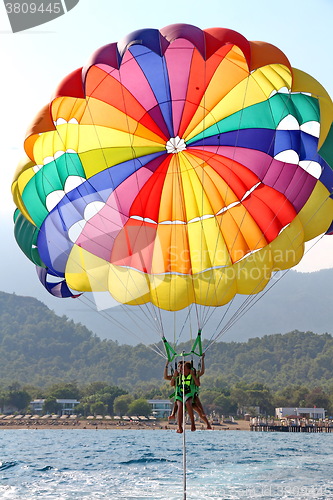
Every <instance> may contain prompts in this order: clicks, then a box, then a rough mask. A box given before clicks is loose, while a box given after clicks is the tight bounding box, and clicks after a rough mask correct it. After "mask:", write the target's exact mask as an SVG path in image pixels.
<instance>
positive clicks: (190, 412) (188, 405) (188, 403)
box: [186, 398, 196, 431]
mask: <svg viewBox="0 0 333 500" xmlns="http://www.w3.org/2000/svg"><path fill="white" fill-rule="evenodd" d="M186 409H187V413H188V415H189V417H190V419H191V431H195V430H196V427H195V421H194V413H193V406H192V398H188V400H187V401H186Z"/></svg>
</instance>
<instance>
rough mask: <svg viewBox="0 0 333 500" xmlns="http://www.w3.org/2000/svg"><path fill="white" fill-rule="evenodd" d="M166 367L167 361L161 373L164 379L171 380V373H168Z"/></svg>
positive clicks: (167, 366) (167, 365)
mask: <svg viewBox="0 0 333 500" xmlns="http://www.w3.org/2000/svg"><path fill="white" fill-rule="evenodd" d="M168 368H169V361H167V362H166V364H165V367H164V373H163V378H164V380H171V379H172V375H169V374H168Z"/></svg>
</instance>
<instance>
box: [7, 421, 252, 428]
mask: <svg viewBox="0 0 333 500" xmlns="http://www.w3.org/2000/svg"><path fill="white" fill-rule="evenodd" d="M196 426H197V429H198V430H203V429H205V425H204V424H202V423H201V422H197V424H196ZM176 428H177V427H176V425H175V424H170V423H169V422H168V421H166V420H165V421H164V420H163V421H156V422H119V421H114V420H111V421H109V420H85V419H82V420H81V419H80V420H75V421H70V420H63V421H61V420H55V421H43V420H34V421H31V420H30V421H26V422H24V421H21V420H19V421H15V420H8V421H4V420H2V421H0V430H1V429H3V430H6V429H11V430H13V429H94V430H96V429H120V430H125V429H136V430H139V429H151V430H158V429H171V430H176ZM212 428H213V430H215V431H228V430H233V431H234V430H240V431H249V430H250V422H247V421H245V420H237V421H235V422H234V423H231V422H228V423H222V424H220V425H212ZM186 430H190V426H186Z"/></svg>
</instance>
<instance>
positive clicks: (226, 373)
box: [0, 292, 333, 390]
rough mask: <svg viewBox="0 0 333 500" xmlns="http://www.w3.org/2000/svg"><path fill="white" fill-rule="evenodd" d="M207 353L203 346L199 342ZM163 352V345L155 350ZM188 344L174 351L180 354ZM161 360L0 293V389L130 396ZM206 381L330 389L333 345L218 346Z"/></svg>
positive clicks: (285, 338) (159, 368) (307, 339)
mask: <svg viewBox="0 0 333 500" xmlns="http://www.w3.org/2000/svg"><path fill="white" fill-rule="evenodd" d="M204 344H205V345H207V340H206V341H205V342H204ZM158 347H160V348H161V349H162V350H163V346H162V343H160V344H159V345H158ZM189 348H190V343H189V342H188V343H187V344H180V345H179V346H178V350H179V352H182V350H183V349H184V350H186V351H188V350H189ZM163 367H164V359H163V358H161V357H160V356H158V355H157V354H156V353H155V352H154V351H153V350H152V349H151V348H150V347H149V346H148V347H147V346H145V345H143V344H138V345H136V346H129V345H120V344H118V343H117V342H114V341H112V340H106V339H104V340H102V339H100V338H99V337H98V336H96V335H94V334H93V333H92V332H90V331H89V330H88V329H87V328H86V327H85V326H83V325H82V324H76V323H74V322H73V321H72V320H70V319H68V318H67V317H66V316H61V317H60V316H57V315H56V314H55V313H54V312H53V311H51V310H50V309H49V308H48V307H47V306H46V305H45V304H43V303H41V302H40V301H38V300H37V299H35V298H32V297H21V296H17V295H14V294H7V293H4V292H0V381H1V382H2V383H10V382H13V381H18V382H20V383H24V384H34V385H37V386H45V385H51V384H52V383H55V382H57V381H68V382H69V381H77V382H78V383H80V384H87V383H89V382H94V381H105V382H107V383H110V384H113V385H119V386H121V387H123V388H128V389H130V388H131V389H132V390H133V388H134V387H136V386H140V384H144V385H145V386H146V387H147V384H150V383H152V384H153V385H155V386H156V385H161V384H162V382H163V380H162V374H163ZM205 378H206V379H207V380H209V379H210V380H212V381H216V380H218V379H223V380H224V381H225V382H226V383H228V384H234V383H235V382H237V381H241V380H243V381H246V382H247V383H252V382H257V381H259V382H261V383H264V384H266V385H268V386H269V387H272V388H278V387H284V386H286V385H291V384H302V383H306V384H307V385H309V386H316V385H321V386H323V387H324V386H326V387H329V386H332V385H333V337H332V336H331V335H330V334H328V333H325V334H322V335H318V334H315V333H312V332H309V331H307V332H300V331H297V330H295V331H293V332H289V333H287V334H284V335H281V334H274V335H265V336H264V337H263V338H252V339H250V340H248V341H247V342H217V343H215V344H214V345H212V346H211V347H210V348H209V349H208V351H207V356H206V376H205Z"/></svg>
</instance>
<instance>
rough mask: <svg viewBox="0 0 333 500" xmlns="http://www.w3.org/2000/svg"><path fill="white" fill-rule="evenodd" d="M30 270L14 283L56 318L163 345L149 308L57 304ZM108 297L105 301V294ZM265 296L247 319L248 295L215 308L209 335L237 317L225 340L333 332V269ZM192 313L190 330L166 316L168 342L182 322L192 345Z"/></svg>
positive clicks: (294, 276) (88, 297)
mask: <svg viewBox="0 0 333 500" xmlns="http://www.w3.org/2000/svg"><path fill="white" fill-rule="evenodd" d="M25 270H26V269H25ZM9 271H10V266H8V273H9ZM18 271H19V270H18ZM29 271H31V275H30V274H29V276H28V277H27V278H26V279H25V280H24V283H23V282H22V279H21V280H20V278H19V276H20V273H19V272H18V273H14V275H13V278H12V281H13V280H14V281H13V283H14V285H15V289H16V290H21V289H23V293H22V295H31V294H33V295H34V296H37V297H38V298H39V299H40V300H42V301H43V302H44V303H45V304H46V305H48V307H50V308H51V309H52V310H54V312H55V313H57V314H59V315H66V316H67V317H68V318H70V319H72V320H73V321H75V322H80V323H81V324H83V325H85V326H86V327H87V328H88V329H89V330H91V331H93V332H94V333H95V334H97V335H98V336H99V337H100V338H102V339H112V340H117V341H118V342H120V343H124V344H125V343H126V344H131V345H135V344H138V343H140V342H144V343H153V342H158V341H159V340H160V334H159V333H156V330H160V331H161V328H158V324H159V319H160V318H159V317H158V314H159V312H158V311H156V310H153V311H151V310H150V309H149V308H148V307H146V306H143V307H142V308H133V307H124V306H115V307H112V308H108V303H105V304H104V303H103V302H102V300H103V299H101V298H100V295H99V294H95V295H93V294H84V295H82V296H81V297H79V298H78V299H71V298H69V299H57V298H55V297H52V296H51V295H49V294H48V293H47V292H46V291H45V290H44V289H43V287H42V286H41V285H40V283H39V281H38V279H37V277H36V275H35V273H34V270H33V269H32V267H31V268H30V267H29ZM10 272H12V271H10ZM12 274H13V273H12ZM21 276H22V275H21ZM3 283H5V281H3ZM14 285H13V287H14ZM6 291H7V290H6ZM20 293H21V292H20ZM102 297H104V296H103V294H102ZM260 297H261V298H259V300H258V296H253V297H252V298H251V301H252V302H250V303H248V302H245V304H248V308H247V310H246V312H245V313H244V314H242V313H241V312H238V313H237V309H238V308H239V307H240V306H241V304H242V303H243V304H244V301H247V300H248V299H247V297H246V296H238V297H236V299H235V300H234V301H233V303H232V305H231V306H228V307H224V308H217V309H215V310H214V312H213V314H212V319H211V320H210V322H209V323H208V324H207V325H206V326H205V328H204V332H206V335H207V336H210V335H214V336H215V335H216V334H217V333H218V332H219V330H220V329H221V327H222V326H223V325H225V324H227V322H228V321H229V320H230V319H232V318H233V315H234V314H235V315H236V316H235V318H236V319H237V321H236V322H235V324H234V325H233V326H232V327H231V328H230V329H229V330H228V331H227V332H226V333H225V334H223V336H221V337H220V340H223V341H226V342H231V341H237V342H242V341H246V340H247V339H249V338H253V337H262V336H264V335H270V334H273V333H286V332H290V331H293V330H300V331H312V332H314V333H325V332H328V333H333V322H332V316H331V310H332V301H333V269H327V270H322V271H317V272H313V273H299V272H296V271H293V270H291V271H288V272H286V273H285V274H278V275H277V276H275V277H274V278H273V279H272V280H271V282H270V283H269V284H268V286H267V287H266V289H265V290H264V293H263V294H262V295H261V296H260ZM95 299H96V300H95ZM96 304H97V306H98V309H97V307H96ZM192 313H193V316H194V318H193V322H192V325H191V326H190V325H189V322H187V323H186V324H185V325H184V321H185V320H186V318H187V311H180V312H179V313H177V314H176V316H175V315H174V314H172V313H171V314H167V313H162V320H163V328H164V332H165V335H166V337H167V338H170V335H171V338H173V337H174V334H173V332H174V331H175V327H174V323H175V320H176V321H177V330H178V332H179V331H182V332H183V335H182V337H181V340H187V339H188V338H189V333H188V332H189V331H190V330H192V331H194V330H195V329H196V317H195V316H196V311H195V308H192ZM224 314H225V317H224ZM220 322H221V326H220V325H219V324H220Z"/></svg>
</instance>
